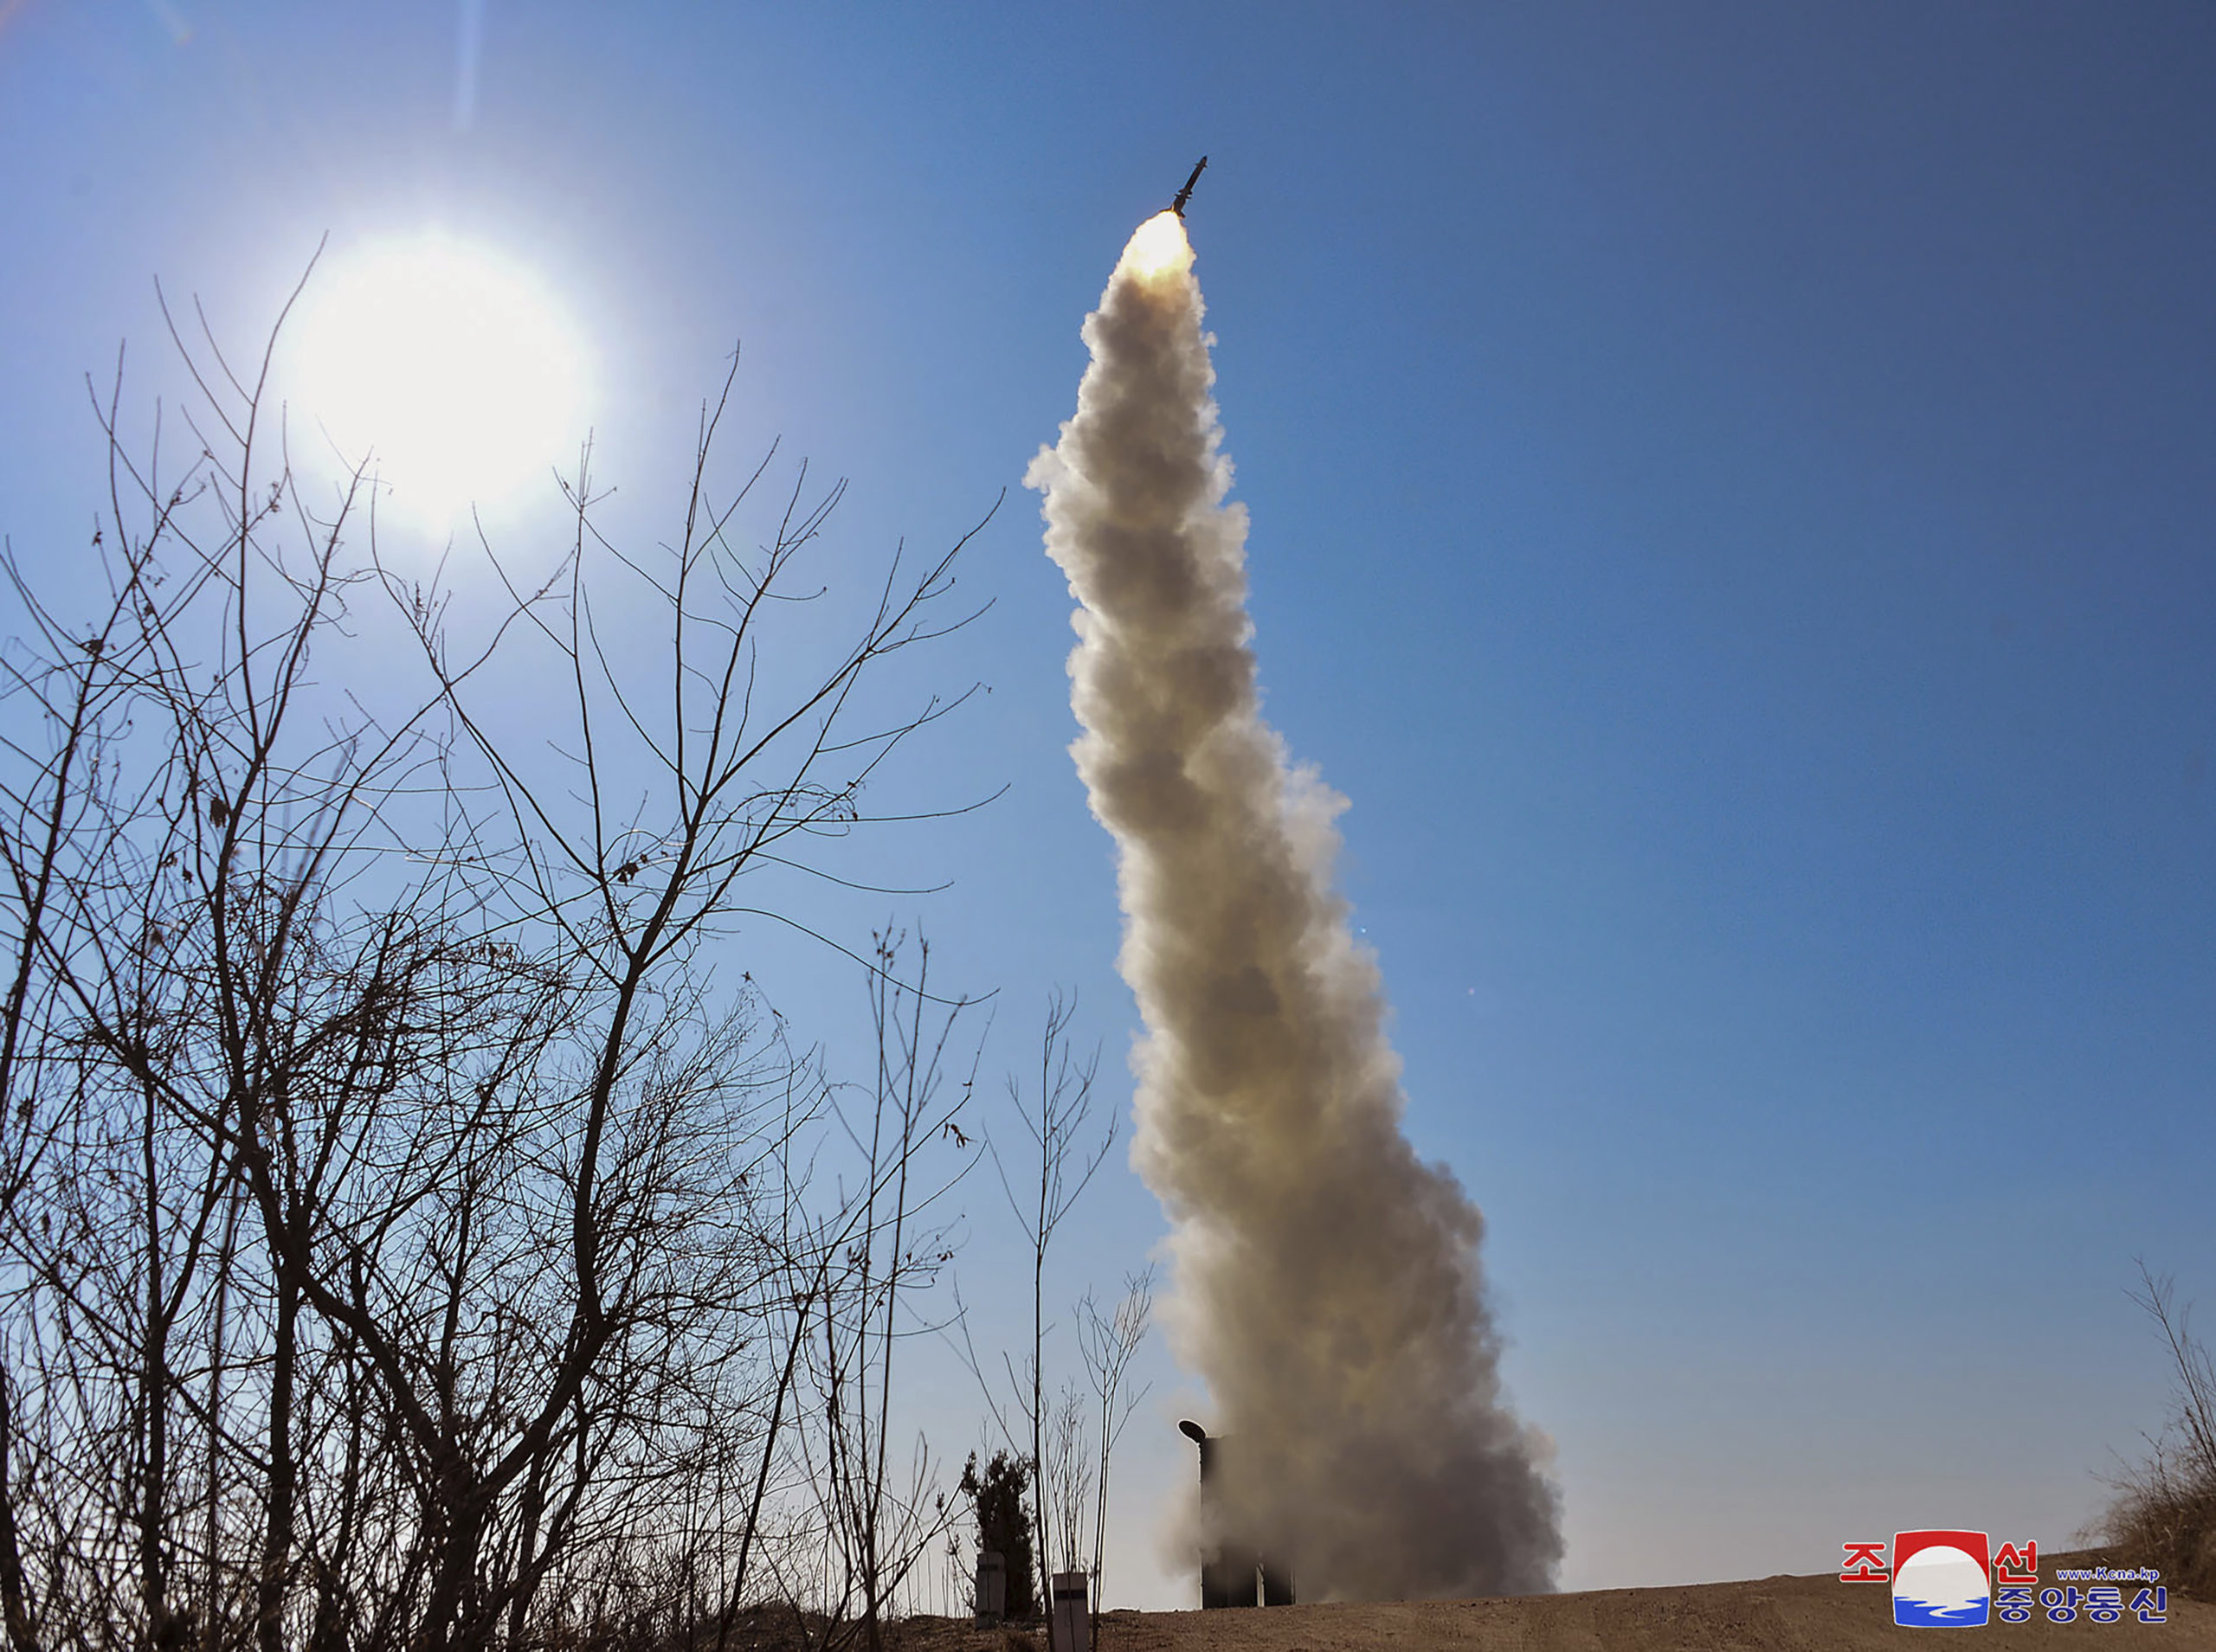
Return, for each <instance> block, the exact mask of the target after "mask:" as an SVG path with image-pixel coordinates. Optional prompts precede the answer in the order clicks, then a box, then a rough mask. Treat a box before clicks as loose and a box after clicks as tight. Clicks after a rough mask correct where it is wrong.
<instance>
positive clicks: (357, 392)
mask: <svg viewBox="0 0 2216 1652" xmlns="http://www.w3.org/2000/svg"><path fill="white" fill-rule="evenodd" d="M302 305H303V307H304V310H305V313H304V314H302V315H301V316H300V318H299V321H298V327H297V331H295V333H294V335H293V336H294V337H295V339H296V341H297V344H296V349H297V352H298V353H297V356H296V357H295V364H296V372H297V381H296V383H295V386H294V401H295V407H296V409H297V411H298V412H299V413H300V414H302V415H306V417H307V418H309V419H311V420H313V421H318V422H319V424H320V425H321V426H322V427H323V428H324V429H325V430H327V431H328V432H329V433H330V434H331V437H332V440H333V441H334V442H335V443H337V445H338V450H339V452H340V453H341V454H342V455H343V456H344V457H345V460H347V461H348V462H349V463H356V462H359V461H360V460H364V459H367V460H370V463H371V465H372V466H373V468H374V469H375V471H376V472H377V477H378V479H379V480H380V481H381V482H383V484H385V485H387V487H388V489H389V492H388V493H387V495H386V499H385V505H384V506H383V507H381V508H385V507H390V508H396V509H398V510H400V511H403V512H404V513H405V514H406V515H407V516H409V517H412V518H414V519H415V520H416V521H418V522H420V523H422V524H426V525H428V526H431V527H434V528H444V527H447V526H449V525H451V524H452V523H453V522H454V520H455V519H456V518H458V517H462V516H464V515H466V513H467V511H469V510H470V509H471V508H472V507H473V506H476V507H479V508H497V507H499V506H500V505H503V504H505V503H507V502H509V501H512V500H513V499H515V498H517V497H518V496H519V494H521V493H523V492H524V491H525V490H526V489H527V488H529V487H530V486H531V485H533V484H535V483H537V484H544V485H550V486H551V483H546V480H545V479H546V478H547V477H548V475H549V472H551V470H552V469H553V468H554V467H556V466H559V465H561V464H562V463H564V461H565V460H569V459H570V458H573V457H574V456H575V454H576V452H577V443H578V442H579V440H581V439H582V438H583V435H584V408H585V363H584V351H583V346H582V344H581V342H580V340H579V338H578V336H577V330H576V328H575V327H574V326H573V325H572V324H571V323H570V318H568V316H567V315H566V314H564V311H563V309H562V306H561V305H560V304H559V303H558V302H557V300H556V299H554V297H553V295H552V294H551V293H550V292H547V291H546V289H545V287H544V286H543V285H542V284H541V283H540V282H539V281H538V280H536V279H534V278H533V277H532V276H531V274H530V273H528V272H526V271H524V270H521V269H519V268H517V267H514V266H512V265H511V264H509V263H507V262H506V261H504V260H501V259H500V258H499V257H498V256H497V255H496V254H492V253H490V252H488V251H486V249H484V248H481V247H473V246H470V245H468V244H467V243H466V242H461V241H452V240H448V239H447V238H445V237H442V236H425V237H422V238H419V239H415V240H411V241H389V242H385V243H383V244H381V245H378V246H375V247H368V248H364V250H363V251H361V252H360V253H358V254H356V255H354V256H353V257H351V258H350V259H347V260H345V261H344V262H343V263H340V264H338V266H336V267H325V268H324V269H321V270H319V271H318V272H317V273H316V274H315V276H314V277H313V279H312V280H310V282H309V283H308V290H307V293H306V296H305V297H304V298H303V299H302Z"/></svg>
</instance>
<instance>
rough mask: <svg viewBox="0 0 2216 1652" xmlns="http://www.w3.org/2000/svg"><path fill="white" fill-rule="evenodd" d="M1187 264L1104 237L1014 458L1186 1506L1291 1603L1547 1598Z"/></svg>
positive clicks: (1442, 1178) (1557, 1542)
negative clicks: (1309, 764)
mask: <svg viewBox="0 0 2216 1652" xmlns="http://www.w3.org/2000/svg"><path fill="white" fill-rule="evenodd" d="M1192 262H1193V255H1192V250H1191V247H1190V246H1189V243H1188V242H1187V241H1186V239H1185V234H1184V229H1183V226H1182V223H1181V222H1180V221H1179V220H1178V219H1177V218H1176V215H1173V214H1170V213H1167V212H1165V213H1163V214H1162V215H1159V216H1158V217H1156V218H1154V219H1151V220H1150V221H1149V222H1147V223H1146V224H1144V225H1143V226H1142V227H1141V228H1139V230H1138V231H1137V234H1135V235H1133V236H1132V238H1131V244H1130V245H1129V246H1128V247H1125V248H1124V255H1123V258H1122V260H1121V261H1120V262H1119V263H1118V266H1117V267H1116V272H1115V273H1114V275H1113V276H1112V277H1111V278H1110V280H1109V283H1108V287H1107V291H1106V292H1105V293H1104V294H1103V295H1102V297H1101V300H1100V307H1099V309H1098V311H1096V312H1094V313H1093V314H1092V316H1091V317H1089V318H1087V319H1086V321H1085V342H1086V344H1088V345H1090V346H1091V348H1092V366H1091V367H1090V368H1089V369H1088V370H1086V372H1085V379H1084V382H1083V383H1082V384H1081V385H1080V386H1079V390H1078V408H1077V416H1076V417H1075V418H1073V419H1072V420H1070V421H1068V422H1067V423H1066V424H1064V425H1063V426H1062V429H1061V440H1060V444H1059V445H1058V446H1056V447H1053V448H1051V449H1046V450H1042V451H1041V452H1040V455H1039V457H1038V458H1037V460H1034V462H1033V464H1032V466H1031V468H1030V471H1029V472H1028V474H1027V477H1026V481H1027V483H1028V484H1029V485H1032V486H1034V487H1036V488H1039V489H1040V490H1041V491H1042V492H1044V493H1045V495H1046V500H1045V507H1044V510H1045V515H1046V518H1047V554H1048V555H1050V556H1052V557H1053V559H1054V561H1055V562H1058V563H1059V564H1060V566H1061V568H1062V569H1063V571H1064V572H1065V573H1066V574H1067V575H1068V576H1069V582H1070V590H1071V593H1072V595H1074V596H1075V597H1076V598H1077V599H1078V601H1079V602H1080V603H1082V604H1083V607H1082V608H1081V609H1080V610H1079V612H1078V613H1077V614H1074V615H1073V625H1074V626H1075V627H1076V630H1077V633H1078V636H1079V639H1080V640H1079V644H1078V646H1077V647H1076V649H1075V651H1074V652H1073V653H1072V654H1071V656H1070V662H1069V670H1070V677H1071V680H1072V685H1073V687H1072V695H1071V698H1072V703H1073V706H1074V708H1075V710H1076V712H1077V717H1078V721H1079V723H1080V724H1082V725H1083V728H1084V730H1085V732H1084V734H1083V736H1081V737H1080V738H1079V740H1078V741H1077V742H1076V743H1075V744H1074V745H1073V747H1072V748H1071V751H1072V755H1073V756H1074V757H1075V758H1076V760H1077V766H1078V771H1079V775H1081V776H1082V777H1083V778H1084V781H1085V785H1086V787H1087V788H1088V789H1089V791H1090V794H1091V797H1092V812H1093V813H1094V815H1095V816H1096V817H1097V818H1098V820H1100V822H1101V824H1102V825H1103V826H1106V827H1107V828H1108V830H1109V832H1111V833H1112V834H1113V835H1114V837H1115V839H1116V844H1117V847H1118V852H1119V856H1120V873H1119V877H1120V888H1121V892H1122V901H1123V909H1124V918H1125V930H1124V947H1123V951H1122V954H1121V956H1120V958H1119V965H1120V967H1121V969H1122V971H1123V974H1124V980H1126V981H1128V982H1129V983H1130V984H1131V990H1132V992H1133V993H1135V994H1136V996H1137V1000H1138V1006H1139V1010H1140V1012H1141V1014H1142V1015H1143V1018H1144V1020H1145V1025H1146V1033H1145V1037H1144V1038H1143V1041H1142V1042H1141V1044H1140V1045H1139V1047H1138V1048H1137V1051H1136V1052H1135V1054H1134V1057H1133V1062H1134V1067H1135V1070H1136V1072H1137V1078H1138V1096H1137V1113H1138V1129H1137V1137H1136V1140H1135V1141H1134V1144H1133V1147H1132V1159H1133V1162H1134V1163H1135V1165H1136V1166H1137V1168H1138V1170H1139V1172H1140V1173H1141V1174H1142V1175H1143V1177H1144V1178H1145V1179H1146V1181H1147V1184H1148V1186H1150V1187H1151V1188H1152V1189H1153V1190H1154V1192H1156V1195H1157V1196H1158V1197H1159V1198H1160V1199H1161V1200H1162V1202H1163V1205H1164V1207H1165V1209H1166V1210H1167V1212H1168V1214H1169V1219H1170V1222H1171V1224H1172V1228H1173V1232H1172V1236H1171V1240H1170V1244H1171V1249H1172V1252H1173V1257H1174V1263H1175V1269H1176V1277H1175V1300H1174V1302H1173V1303H1172V1304H1171V1312H1170V1317H1169V1323H1170V1325H1171V1327H1172V1334H1173V1340H1174V1345H1175V1347H1176V1351H1177V1353H1178V1356H1179V1358H1180V1359H1181V1360H1182V1362H1183V1363H1184V1364H1185V1365H1186V1366H1188V1368H1189V1369H1194V1370H1196V1371H1197V1372H1199V1374H1200V1375H1201V1376H1202V1377H1203V1378H1204V1379H1206V1381H1207V1383H1208V1388H1209V1392H1210V1394H1211V1396H1212V1398H1213V1400H1214V1404H1215V1405H1216V1406H1217V1408H1218V1411H1219V1415H1218V1417H1216V1418H1215V1419H1214V1431H1216V1432H1218V1433H1220V1434H1225V1435H1227V1436H1228V1437H1230V1443H1231V1445H1232V1447H1233V1448H1234V1449H1233V1450H1231V1451H1229V1452H1227V1453H1226V1454H1225V1461H1226V1462H1227V1465H1228V1467H1229V1468H1231V1469H1235V1470H1236V1477H1235V1478H1230V1477H1227V1478H1225V1480H1224V1482H1223V1483H1222V1484H1221V1486H1218V1485H1216V1484H1214V1483H1213V1482H1212V1486H1211V1491H1212V1493H1214V1494H1215V1495H1214V1496H1212V1499H1211V1501H1212V1502H1213V1503H1214V1516H1213V1518H1214V1522H1215V1525H1216V1527H1217V1529H1218V1530H1219V1532H1222V1533H1232V1534H1234V1536H1235V1537H1236V1538H1237V1539H1238V1540H1241V1541H1243V1543H1244V1544H1245V1545H1246V1546H1249V1547H1253V1548H1259V1550H1260V1551H1261V1552H1262V1553H1263V1555H1264V1556H1265V1557H1266V1560H1267V1562H1268V1564H1269V1565H1272V1567H1273V1568H1277V1567H1284V1566H1287V1565H1289V1566H1290V1568H1291V1570H1292V1573H1293V1576H1294V1578H1295V1581H1296V1585H1297V1587H1298V1591H1299V1595H1300V1597H1301V1598H1302V1599H1304V1600H1320V1599H1334V1598H1336V1599H1406V1598H1417V1597H1467V1596H1472V1595H1480V1594H1502V1593H1525V1592H1532V1591H1542V1590H1545V1589H1548V1588H1550V1587H1551V1586H1552V1578H1553V1572H1554V1568H1555V1565H1556V1563H1557V1561H1558V1560H1559V1559H1560V1558H1561V1553H1562V1540H1561V1537H1560V1535H1559V1533H1558V1529H1557V1516H1558V1509H1557V1501H1556V1493H1555V1490H1554V1488H1553V1486H1552V1485H1551V1483H1550V1482H1549V1480H1548V1478H1547V1477H1546V1475H1545V1474H1544V1472H1543V1469H1542V1467H1541V1463H1542V1462H1543V1458H1544V1456H1545V1455H1546V1443H1545V1441H1544V1439H1543V1437H1541V1436H1539V1435H1537V1434H1536V1433H1535V1432H1534V1431H1533V1430H1530V1429H1528V1428H1527V1427H1525V1426H1524V1425H1523V1424H1522V1423H1520V1422H1519V1421H1518V1420H1517V1418H1516V1417H1514V1416H1513V1415H1512V1414H1511V1412H1510V1411H1508V1410H1507V1408H1506V1406H1505V1405H1504V1401H1503V1398H1502V1395H1501V1392H1500V1381H1499V1376H1498V1353H1499V1343H1498V1337H1497V1335H1496V1334H1495V1331H1494V1329H1493V1326H1492V1321H1491V1316H1490V1315H1489V1313H1488V1311H1487V1309H1486V1306H1485V1290H1484V1282H1483V1278H1482V1276H1481V1274H1480V1271H1479V1268H1478V1240H1479V1238H1480V1237H1481V1235H1482V1233H1483V1221H1482V1218H1480V1216H1479V1215H1478V1211H1477V1209H1476V1207H1475V1206H1474V1205H1472V1204H1471V1202H1470V1201H1469V1199H1467V1198H1466V1197H1465V1196H1464V1194H1463V1192H1462V1190H1461V1188H1460V1187H1459V1186H1458V1185H1457V1183H1456V1182H1455V1180H1454V1178H1453V1175H1452V1174H1451V1173H1449V1172H1448V1171H1447V1170H1446V1169H1445V1168H1444V1167H1438V1166H1431V1165H1426V1164H1424V1163H1422V1162H1420V1160H1418V1159H1417V1158H1416V1156H1415V1154H1414V1150H1413V1149H1412V1148H1411V1147H1409V1145H1408V1141H1407V1139H1406V1137H1404V1136H1403V1135H1401V1128H1400V1118H1401V1105H1402V1096H1401V1085H1400V1061H1399V1058H1398V1057H1396V1056H1395V1054H1394V1052H1393V1050H1392V1048H1391V1046H1390V1045H1389V1044H1388V1041H1387V1038H1386V1035H1385V1020H1386V1016H1387V1007H1386V1004H1385V1000H1384V995H1383V991H1382V982H1381V980H1380V978H1379V974H1378V969H1377V964H1376V961H1375V956H1374V955H1373V954H1372V953H1371V952H1370V951H1369V948H1367V947H1365V946H1362V945H1361V944H1359V943H1357V942H1356V940H1355V938H1354V935H1353V934H1352V931H1351V929H1350V923H1349V908H1348V905H1347V903H1346V902H1345V900H1344V899H1343V897H1340V896H1339V895H1338V894H1337V892H1336V891H1335V890H1334V889H1333V887H1332V877H1331V870H1332V862H1333V859H1334V858H1335V856H1336V854H1337V849H1338V846H1339V837H1338V832H1337V828H1336V826H1334V824H1333V821H1334V819H1335V817H1336V816H1337V814H1338V813H1339V811H1340V810H1341V809H1343V807H1345V800H1344V799H1343V798H1341V797H1340V796H1338V795H1337V794H1335V793H1333V792H1332V791H1330V789H1329V788H1328V787H1325V786H1324V784H1323V783H1322V781H1320V780H1319V779H1318V778H1317V775H1316V774H1315V772H1314V771H1313V770H1312V769H1307V768H1296V767H1295V766H1294V765H1293V764H1292V762H1290V761H1289V759H1288V757H1287V755H1286V752H1285V744H1284V742H1283V741H1281V740H1280V739H1279V736H1277V734H1276V733H1275V732H1274V731H1273V730H1272V729H1271V728H1270V727H1269V726H1268V725H1267V724H1266V723H1264V722H1263V720H1262V717H1261V711H1260V706H1259V696H1258V693H1257V690H1256V686H1255V664H1254V653H1253V646H1252V645H1253V624H1252V622H1251V621H1250V620H1249V619H1248V617H1247V614H1246V511H1245V510H1244V508H1243V507H1242V506H1240V505H1227V504H1226V503H1225V499H1224V496H1225V494H1226V492H1227V491H1228V489H1229V487H1230V485H1231V464H1230V461H1229V460H1227V458H1225V457H1224V455H1223V453H1222V452H1221V438H1222V430H1221V426H1220V424H1219V423H1218V421H1217V415H1216V407H1215V402H1214V398H1213V396H1212V395H1211V391H1212V389H1213V386H1214V380H1215V374H1214V368H1213V366H1212V365H1211V364H1210V362H1209V359H1208V346H1209V344H1210V343H1211V342H1212V341H1211V339H1210V338H1209V337H1208V335H1206V334H1205V333H1203V331H1201V313H1202V306H1201V292H1200V286H1199V284H1198V283H1197V282H1196V281H1195V280H1194V278H1193V274H1192Z"/></svg>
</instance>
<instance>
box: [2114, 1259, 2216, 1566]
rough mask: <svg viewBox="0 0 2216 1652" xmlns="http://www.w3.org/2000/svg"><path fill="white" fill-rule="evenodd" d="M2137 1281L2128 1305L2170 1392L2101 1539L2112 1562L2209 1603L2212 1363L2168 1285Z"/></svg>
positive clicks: (2214, 1486) (2213, 1533)
mask: <svg viewBox="0 0 2216 1652" xmlns="http://www.w3.org/2000/svg"><path fill="white" fill-rule="evenodd" d="M2139 1276H2140V1282H2141V1285H2142V1289H2140V1290H2137V1291H2135V1292H2133V1293H2132V1300H2133V1301H2134V1302H2137V1303H2138V1304H2139V1305H2140V1307H2142V1308H2144V1309H2146V1310H2147V1314H2148V1317H2149V1318H2151V1319H2152V1320H2153V1321H2155V1325H2156V1327H2158V1328H2159V1329H2160V1330H2161V1335H2162V1340H2163V1343H2164V1346H2165V1347H2167V1348H2168V1353H2169V1356H2170V1362H2171V1368H2172V1372H2173V1373H2174V1378H2175V1381H2176V1386H2175V1388H2174V1390H2173V1391H2172V1393H2171V1411H2170V1417H2169V1419H2168V1427H2167V1428H2166V1429H2165V1430H2164V1431H2163V1433H2162V1434H2161V1436H2160V1437H2158V1438H2156V1439H2155V1440H2154V1441H2153V1442H2152V1447H2153V1450H2152V1452H2151V1454H2150V1456H2148V1461H2147V1462H2145V1463H2143V1464H2142V1465H2141V1466H2140V1467H2139V1468H2137V1469H2134V1470H2132V1471H2131V1472H2130V1473H2129V1475H2126V1476H2125V1478H2124V1479H2123V1481H2121V1482H2119V1483H2118V1485H2117V1488H2116V1489H2117V1495H2116V1501H2115V1502H2114V1503H2113V1504H2112V1505H2111V1506H2110V1509H2109V1514H2108V1519H2107V1522H2106V1535H2107V1538H2108V1540H2109V1543H2110V1546H2111V1548H2112V1550H2113V1552H2114V1558H2115V1560H2116V1563H2118V1564H2121V1565H2151V1566H2156V1567H2159V1568H2160V1569H2161V1573H2162V1577H2163V1578H2164V1580H2165V1581H2166V1582H2167V1583H2168V1585H2170V1586H2171V1587H2172V1588H2174V1589H2184V1590H2188V1591H2191V1592H2193V1594H2195V1595H2198V1596H2200V1597H2203V1598H2204V1599H2206V1598H2210V1597H2216V1364H2212V1362H2211V1360H2210V1359H2209V1354H2208V1349H2207V1346H2206V1344H2205V1343H2203V1342H2202V1341H2201V1340H2200V1339H2199V1338H2198V1337H2196V1336H2194V1335H2193V1328H2192V1324H2191V1310H2190V1309H2187V1308H2179V1307H2177V1305H2176V1302H2175V1293H2174V1289H2173V1286H2172V1283H2171V1282H2170V1281H2169V1280H2168V1279H2167V1278H2161V1279H2158V1278H2156V1277H2155V1275H2154V1274H2153V1273H2152V1272H2150V1271H2149V1270H2148V1269H2147V1268H2146V1266H2145V1265H2144V1264H2143V1263H2142V1265H2141V1268H2140V1274H2139Z"/></svg>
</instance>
